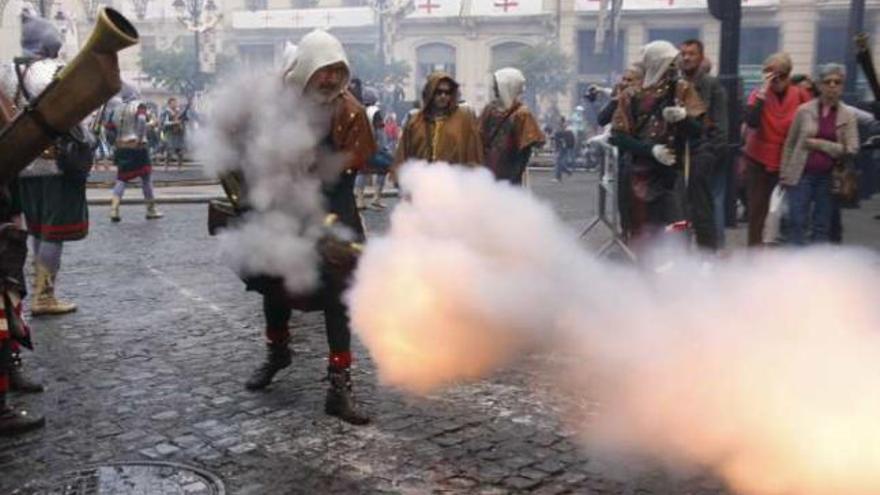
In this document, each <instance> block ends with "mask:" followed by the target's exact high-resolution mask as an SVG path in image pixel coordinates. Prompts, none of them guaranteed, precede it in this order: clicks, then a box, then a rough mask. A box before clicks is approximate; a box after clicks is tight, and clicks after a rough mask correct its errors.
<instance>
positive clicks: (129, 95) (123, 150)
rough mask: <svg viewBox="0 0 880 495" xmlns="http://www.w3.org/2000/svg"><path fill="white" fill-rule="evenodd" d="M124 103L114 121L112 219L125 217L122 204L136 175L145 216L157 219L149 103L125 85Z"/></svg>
mask: <svg viewBox="0 0 880 495" xmlns="http://www.w3.org/2000/svg"><path fill="white" fill-rule="evenodd" d="M120 96H121V97H122V105H120V106H119V107H118V108H117V109H116V110H115V111H114V112H113V117H112V121H113V124H114V127H115V128H116V148H115V149H114V151H113V163H114V164H115V165H116V183H115V184H114V185H113V197H112V198H111V199H110V220H111V221H113V222H118V221H120V220H122V217H121V215H120V213H119V206H120V204H121V203H122V195H123V194H125V186H126V184H127V183H128V182H129V181H130V180H133V179H137V178H140V179H141V190H142V191H143V193H144V201H145V203H146V205H147V212H146V219H147V220H155V219H159V218H162V217H163V214H162V213H161V212H159V210H157V209H156V200H155V197H154V195H153V181H152V179H151V174H152V171H153V166H152V162H151V161H150V150H149V146H148V144H147V132H148V130H149V129H148V117H147V106H146V104H144V103H143V102H142V101H141V99H140V95H139V94H138V93H137V91H136V90H135V89H134V88H132V87H130V86H127V85H123V88H122V91H121V95H120Z"/></svg>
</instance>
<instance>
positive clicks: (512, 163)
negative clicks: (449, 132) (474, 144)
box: [480, 67, 546, 184]
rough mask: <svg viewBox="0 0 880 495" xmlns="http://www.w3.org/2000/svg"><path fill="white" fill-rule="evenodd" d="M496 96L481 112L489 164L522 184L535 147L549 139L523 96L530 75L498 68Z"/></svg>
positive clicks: (502, 175) (498, 175)
mask: <svg viewBox="0 0 880 495" xmlns="http://www.w3.org/2000/svg"><path fill="white" fill-rule="evenodd" d="M494 79H495V86H494V90H495V100H493V101H492V102H491V103H489V104H488V105H486V108H485V109H483V114H482V115H481V116H480V133H481V137H482V141H483V157H484V159H485V165H486V166H487V167H489V169H490V170H492V173H493V174H494V175H495V178H497V179H498V180H506V181H509V182H511V183H513V184H522V176H523V172H525V169H526V166H527V165H528V163H529V159H530V158H531V156H532V150H533V149H534V148H535V147H540V146H542V145H543V144H544V142H545V141H546V138H545V137H544V133H543V132H541V128H540V127H539V126H538V122H537V121H536V120H535V117H534V115H532V112H530V111H529V109H528V107H527V106H525V105H524V104H523V103H522V102H521V101H520V98H521V96H522V92H523V87H524V86H525V82H526V79H525V77H523V75H522V72H520V71H519V70H517V69H513V68H509V67H508V68H504V69H501V70H499V71H496V72H495V75H494Z"/></svg>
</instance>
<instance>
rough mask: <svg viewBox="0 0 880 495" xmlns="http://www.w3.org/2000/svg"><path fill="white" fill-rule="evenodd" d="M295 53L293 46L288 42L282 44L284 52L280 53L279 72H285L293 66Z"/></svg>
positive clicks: (294, 46) (295, 49)
mask: <svg viewBox="0 0 880 495" xmlns="http://www.w3.org/2000/svg"><path fill="white" fill-rule="evenodd" d="M296 51H297V48H296V45H295V44H293V43H291V42H289V41H285V42H284V51H283V52H282V53H281V70H287V69H288V68H289V67H290V66H292V65H293V62H294V61H295V60H296Z"/></svg>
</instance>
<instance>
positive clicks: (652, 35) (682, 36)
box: [648, 28, 700, 46]
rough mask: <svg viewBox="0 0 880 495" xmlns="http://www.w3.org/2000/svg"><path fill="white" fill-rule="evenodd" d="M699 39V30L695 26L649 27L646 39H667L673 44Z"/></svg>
mask: <svg viewBox="0 0 880 495" xmlns="http://www.w3.org/2000/svg"><path fill="white" fill-rule="evenodd" d="M693 39H700V30H699V29H697V28H681V29H678V28H673V29H665V28H664V29H649V30H648V41H660V40H663V41H668V42H670V43H672V44H673V45H675V46H678V45H680V44H681V43H682V42H683V41H685V40H693Z"/></svg>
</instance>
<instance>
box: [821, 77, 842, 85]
mask: <svg viewBox="0 0 880 495" xmlns="http://www.w3.org/2000/svg"><path fill="white" fill-rule="evenodd" d="M822 84H824V85H826V86H840V85H842V84H843V80H842V79H825V80H824V81H822Z"/></svg>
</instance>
